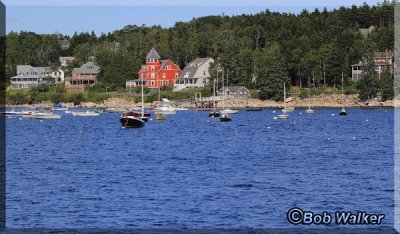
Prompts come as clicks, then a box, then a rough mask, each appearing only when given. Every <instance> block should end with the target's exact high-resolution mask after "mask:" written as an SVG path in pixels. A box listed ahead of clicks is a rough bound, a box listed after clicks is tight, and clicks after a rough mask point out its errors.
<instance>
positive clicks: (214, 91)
mask: <svg viewBox="0 0 400 234" xmlns="http://www.w3.org/2000/svg"><path fill="white" fill-rule="evenodd" d="M217 80H218V68H217ZM213 83H214V84H213V88H214V90H213V92H214V95H213V96H214V98H213V100H214V102H213V108H214V112H215V80H214V82H213Z"/></svg>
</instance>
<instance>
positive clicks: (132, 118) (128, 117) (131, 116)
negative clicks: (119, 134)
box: [119, 112, 147, 128]
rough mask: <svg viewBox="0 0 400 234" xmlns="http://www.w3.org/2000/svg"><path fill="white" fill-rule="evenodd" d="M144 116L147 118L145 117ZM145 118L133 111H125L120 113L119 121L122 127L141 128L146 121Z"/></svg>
mask: <svg viewBox="0 0 400 234" xmlns="http://www.w3.org/2000/svg"><path fill="white" fill-rule="evenodd" d="M144 118H145V119H147V118H146V117H144ZM145 119H142V118H141V116H137V114H136V113H135V112H127V113H124V114H122V115H121V118H120V119H119V121H120V122H121V125H122V127H123V128H142V127H144V125H145V122H147V121H146V120H145Z"/></svg>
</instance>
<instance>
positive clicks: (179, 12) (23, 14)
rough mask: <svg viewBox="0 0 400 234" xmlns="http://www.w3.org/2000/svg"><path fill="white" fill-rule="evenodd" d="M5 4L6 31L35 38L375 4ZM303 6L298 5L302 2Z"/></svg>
mask: <svg viewBox="0 0 400 234" xmlns="http://www.w3.org/2000/svg"><path fill="white" fill-rule="evenodd" d="M2 2H3V3H4V4H5V5H6V11H7V12H6V32H7V33H8V32H10V31H21V30H23V31H32V32H36V33H56V32H57V33H62V34H67V35H72V34H73V33H74V32H75V31H76V32H78V33H79V32H91V31H92V30H93V31H94V32H95V33H96V34H98V35H99V34H100V33H102V32H104V33H107V32H112V31H114V30H118V29H121V28H123V27H124V26H126V25H128V24H136V25H142V24H145V25H147V26H151V25H161V26H162V27H171V26H173V25H174V24H175V22H178V21H185V22H186V21H190V20H191V19H192V18H197V17H201V16H207V15H221V14H222V13H223V14H225V15H240V14H254V13H257V12H260V11H263V10H265V9H270V10H271V11H279V12H291V13H298V12H300V11H302V10H303V9H308V10H310V11H313V10H314V9H315V8H316V7H318V8H320V9H323V7H324V6H325V7H327V8H328V9H329V10H331V9H333V8H337V7H339V6H351V5H353V4H355V5H362V4H363V2H366V3H367V4H368V5H370V6H371V5H374V4H376V3H377V2H378V1H368V0H364V1H355V0H353V1H346V0H342V1H341V0H339V1H335V2H334V3H333V2H325V3H322V1H317V0H308V1H307V0H306V1H294V0H280V1H279V0H272V1H261V0H246V1H238V0H233V1H232V0H231V1H228V0H219V1H217V0H203V1H201V2H200V1H197V2H193V1H192V2H190V1H183V0H170V1H168V4H166V1H161V0H152V1H144V2H143V1H128V0H113V1H110V0H96V1H95V0H64V1H59V0H36V1H31V0H2ZM300 2H301V3H300Z"/></svg>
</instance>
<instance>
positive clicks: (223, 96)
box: [222, 70, 225, 110]
mask: <svg viewBox="0 0 400 234" xmlns="http://www.w3.org/2000/svg"><path fill="white" fill-rule="evenodd" d="M224 73H225V70H222V92H223V93H224V94H223V95H222V109H224V110H225V85H224Z"/></svg>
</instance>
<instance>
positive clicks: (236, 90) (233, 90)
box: [218, 86, 250, 98]
mask: <svg viewBox="0 0 400 234" xmlns="http://www.w3.org/2000/svg"><path fill="white" fill-rule="evenodd" d="M224 91H225V98H249V97H250V90H248V89H247V88H246V87H244V86H229V87H224V88H220V89H219V90H218V95H220V96H223V95H224Z"/></svg>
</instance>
